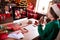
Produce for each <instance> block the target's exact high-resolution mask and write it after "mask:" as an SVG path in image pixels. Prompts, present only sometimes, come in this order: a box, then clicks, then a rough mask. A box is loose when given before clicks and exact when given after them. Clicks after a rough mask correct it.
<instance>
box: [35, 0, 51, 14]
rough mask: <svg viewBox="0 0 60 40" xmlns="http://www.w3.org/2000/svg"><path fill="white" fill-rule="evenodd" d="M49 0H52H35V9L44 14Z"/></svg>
mask: <svg viewBox="0 0 60 40" xmlns="http://www.w3.org/2000/svg"><path fill="white" fill-rule="evenodd" d="M50 1H52V0H37V1H36V8H35V11H36V12H38V13H42V14H46V13H47V11H48V6H49V2H50Z"/></svg>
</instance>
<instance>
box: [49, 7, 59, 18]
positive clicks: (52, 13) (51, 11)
mask: <svg viewBox="0 0 60 40" xmlns="http://www.w3.org/2000/svg"><path fill="white" fill-rule="evenodd" d="M50 13H51V15H52V16H53V17H54V19H57V18H59V17H58V16H57V15H56V13H55V12H54V10H53V9H52V7H51V8H50Z"/></svg>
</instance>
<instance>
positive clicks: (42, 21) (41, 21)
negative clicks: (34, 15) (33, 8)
mask: <svg viewBox="0 0 60 40" xmlns="http://www.w3.org/2000/svg"><path fill="white" fill-rule="evenodd" d="M43 23H44V17H43V16H42V17H41V18H40V19H39V24H43Z"/></svg>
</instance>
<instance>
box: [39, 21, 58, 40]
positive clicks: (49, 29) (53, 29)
mask: <svg viewBox="0 0 60 40" xmlns="http://www.w3.org/2000/svg"><path fill="white" fill-rule="evenodd" d="M58 22H59V21H58V20H54V21H52V22H49V23H47V24H46V26H45V29H44V30H43V29H42V25H41V24H40V25H38V33H39V35H40V37H41V40H54V39H55V38H56V37H57V34H58V32H59V28H58Z"/></svg>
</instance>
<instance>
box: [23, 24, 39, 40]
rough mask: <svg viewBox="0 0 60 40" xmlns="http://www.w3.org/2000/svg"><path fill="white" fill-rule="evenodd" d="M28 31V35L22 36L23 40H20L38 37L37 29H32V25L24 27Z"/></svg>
mask: <svg viewBox="0 0 60 40" xmlns="http://www.w3.org/2000/svg"><path fill="white" fill-rule="evenodd" d="M25 28H26V29H27V30H28V33H25V34H24V38H23V39H22V40H32V39H34V38H35V37H37V36H39V34H38V27H37V26H36V27H34V26H33V25H32V24H31V25H28V26H27V27H25Z"/></svg>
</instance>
